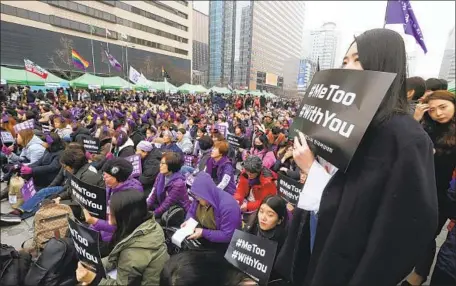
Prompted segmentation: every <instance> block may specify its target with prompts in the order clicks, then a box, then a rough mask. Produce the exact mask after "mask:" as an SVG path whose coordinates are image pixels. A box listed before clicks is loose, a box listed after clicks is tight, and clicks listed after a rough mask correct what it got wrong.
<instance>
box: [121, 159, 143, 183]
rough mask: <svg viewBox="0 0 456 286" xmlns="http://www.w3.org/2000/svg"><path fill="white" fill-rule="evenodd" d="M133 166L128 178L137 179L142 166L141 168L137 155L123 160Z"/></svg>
mask: <svg viewBox="0 0 456 286" xmlns="http://www.w3.org/2000/svg"><path fill="white" fill-rule="evenodd" d="M125 159H126V160H128V161H129V162H130V163H131V164H132V165H133V172H131V175H130V177H132V178H137V177H139V176H141V174H142V166H141V157H140V156H139V155H138V154H135V155H132V156H129V157H126V158H125Z"/></svg>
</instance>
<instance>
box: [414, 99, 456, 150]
mask: <svg viewBox="0 0 456 286" xmlns="http://www.w3.org/2000/svg"><path fill="white" fill-rule="evenodd" d="M436 99H441V100H447V101H449V102H451V103H452V104H453V105H454V106H455V108H456V96H455V95H454V94H453V93H451V92H449V91H446V90H438V91H434V93H432V94H431V95H429V96H428V97H427V98H426V100H425V101H424V103H428V102H429V101H431V100H436ZM422 123H423V128H424V130H426V132H427V133H428V134H429V137H431V139H432V141H433V142H434V148H435V153H436V155H449V154H451V153H454V152H455V151H454V150H456V112H455V114H453V118H452V119H451V120H450V122H448V123H446V124H440V123H438V122H436V121H434V120H432V118H431V117H430V116H429V114H428V113H427V112H426V113H425V114H424V116H423V122H422Z"/></svg>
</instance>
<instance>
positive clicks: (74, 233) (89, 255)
mask: <svg viewBox="0 0 456 286" xmlns="http://www.w3.org/2000/svg"><path fill="white" fill-rule="evenodd" d="M68 226H69V229H70V234H71V238H72V239H73V242H74V247H75V248H76V253H77V255H78V259H79V261H81V263H82V264H83V265H84V267H87V269H89V270H91V271H92V272H95V273H97V274H98V275H101V276H102V277H103V278H106V272H105V270H104V267H103V263H102V262H101V255H100V246H99V243H100V240H99V236H100V233H99V232H98V231H96V230H93V229H90V228H88V227H85V226H83V225H81V224H79V223H77V222H75V221H74V220H72V219H71V218H68Z"/></svg>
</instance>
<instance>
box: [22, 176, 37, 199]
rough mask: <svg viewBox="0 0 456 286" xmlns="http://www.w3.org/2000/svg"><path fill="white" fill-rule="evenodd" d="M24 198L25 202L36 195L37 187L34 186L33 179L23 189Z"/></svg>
mask: <svg viewBox="0 0 456 286" xmlns="http://www.w3.org/2000/svg"><path fill="white" fill-rule="evenodd" d="M21 193H22V197H23V198H24V202H26V201H28V200H29V199H30V198H31V197H33V196H34V195H35V194H36V190H35V185H34V184H33V178H31V179H30V180H28V181H27V183H25V184H24V186H23V187H22V189H21Z"/></svg>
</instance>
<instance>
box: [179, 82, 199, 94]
mask: <svg viewBox="0 0 456 286" xmlns="http://www.w3.org/2000/svg"><path fill="white" fill-rule="evenodd" d="M177 90H178V91H181V92H185V93H190V92H195V86H194V85H191V84H188V83H184V84H183V85H181V86H179V87H178V88H177Z"/></svg>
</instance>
